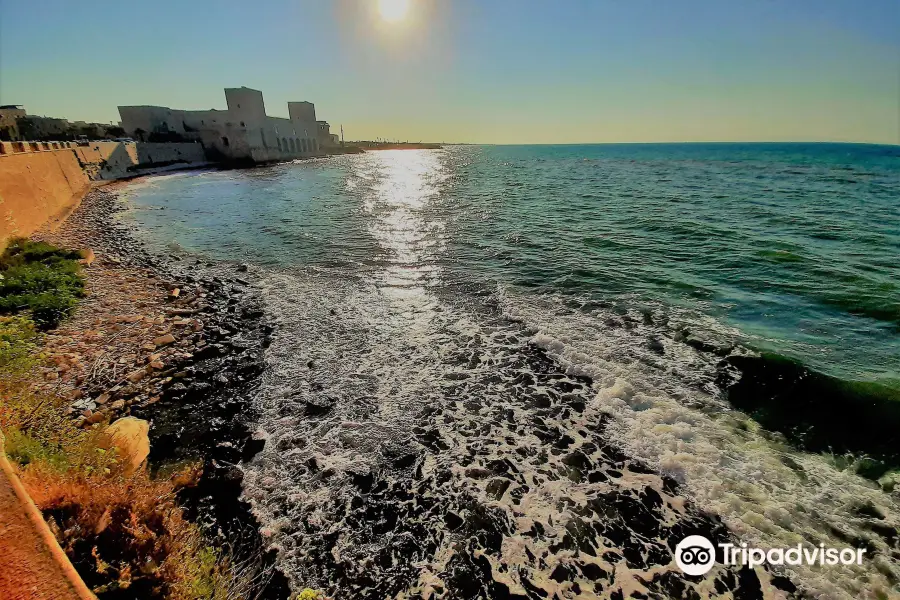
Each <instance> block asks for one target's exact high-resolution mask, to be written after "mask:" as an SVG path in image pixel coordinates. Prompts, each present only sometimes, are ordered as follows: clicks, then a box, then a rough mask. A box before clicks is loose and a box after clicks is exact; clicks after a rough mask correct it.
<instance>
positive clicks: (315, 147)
mask: <svg viewBox="0 0 900 600" xmlns="http://www.w3.org/2000/svg"><path fill="white" fill-rule="evenodd" d="M309 141H310V143H311V144H312V151H313V152H318V151H319V142H318V141H317V140H309Z"/></svg>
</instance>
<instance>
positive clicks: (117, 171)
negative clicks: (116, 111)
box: [0, 142, 209, 249]
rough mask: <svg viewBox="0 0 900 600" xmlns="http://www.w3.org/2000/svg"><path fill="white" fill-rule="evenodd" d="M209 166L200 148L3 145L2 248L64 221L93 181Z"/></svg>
mask: <svg viewBox="0 0 900 600" xmlns="http://www.w3.org/2000/svg"><path fill="white" fill-rule="evenodd" d="M208 164H209V163H208V162H207V160H206V155H205V153H204V151H203V146H202V145H201V144H174V143H150V142H148V143H143V142H91V143H90V144H87V145H82V146H79V145H77V144H75V143H73V142H0V249H2V248H3V247H5V245H6V242H7V241H8V240H9V239H10V238H11V237H15V236H28V235H31V234H32V233H33V232H35V231H36V230H37V229H39V228H40V227H42V226H43V225H44V224H46V223H48V222H50V221H53V220H55V219H59V218H62V217H65V216H66V215H67V214H68V213H69V212H71V211H72V209H74V208H75V207H76V206H78V203H79V201H80V200H81V197H82V196H83V195H84V194H85V192H87V190H88V189H90V187H91V182H92V181H112V180H116V179H124V178H128V177H137V176H139V175H149V174H152V173H157V172H161V171H169V170H174V169H183V168H191V167H202V166H205V165H208Z"/></svg>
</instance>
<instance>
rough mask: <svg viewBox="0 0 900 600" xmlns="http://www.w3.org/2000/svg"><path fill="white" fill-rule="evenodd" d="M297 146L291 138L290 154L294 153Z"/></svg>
mask: <svg viewBox="0 0 900 600" xmlns="http://www.w3.org/2000/svg"><path fill="white" fill-rule="evenodd" d="M296 151H297V146H295V145H294V138H291V152H296Z"/></svg>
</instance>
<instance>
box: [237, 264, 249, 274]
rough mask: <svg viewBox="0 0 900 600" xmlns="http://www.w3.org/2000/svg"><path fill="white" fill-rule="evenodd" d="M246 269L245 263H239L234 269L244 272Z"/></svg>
mask: <svg viewBox="0 0 900 600" xmlns="http://www.w3.org/2000/svg"><path fill="white" fill-rule="evenodd" d="M247 269H248V267H247V265H246V264H240V265H238V266H237V268H236V269H235V270H236V271H237V272H238V273H246V272H247Z"/></svg>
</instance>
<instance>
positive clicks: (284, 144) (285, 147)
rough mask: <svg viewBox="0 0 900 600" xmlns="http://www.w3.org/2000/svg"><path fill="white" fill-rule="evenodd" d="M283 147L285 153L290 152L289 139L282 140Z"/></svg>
mask: <svg viewBox="0 0 900 600" xmlns="http://www.w3.org/2000/svg"><path fill="white" fill-rule="evenodd" d="M281 145H282V146H284V148H282V150H284V151H285V152H287V151H288V143H287V138H281Z"/></svg>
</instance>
